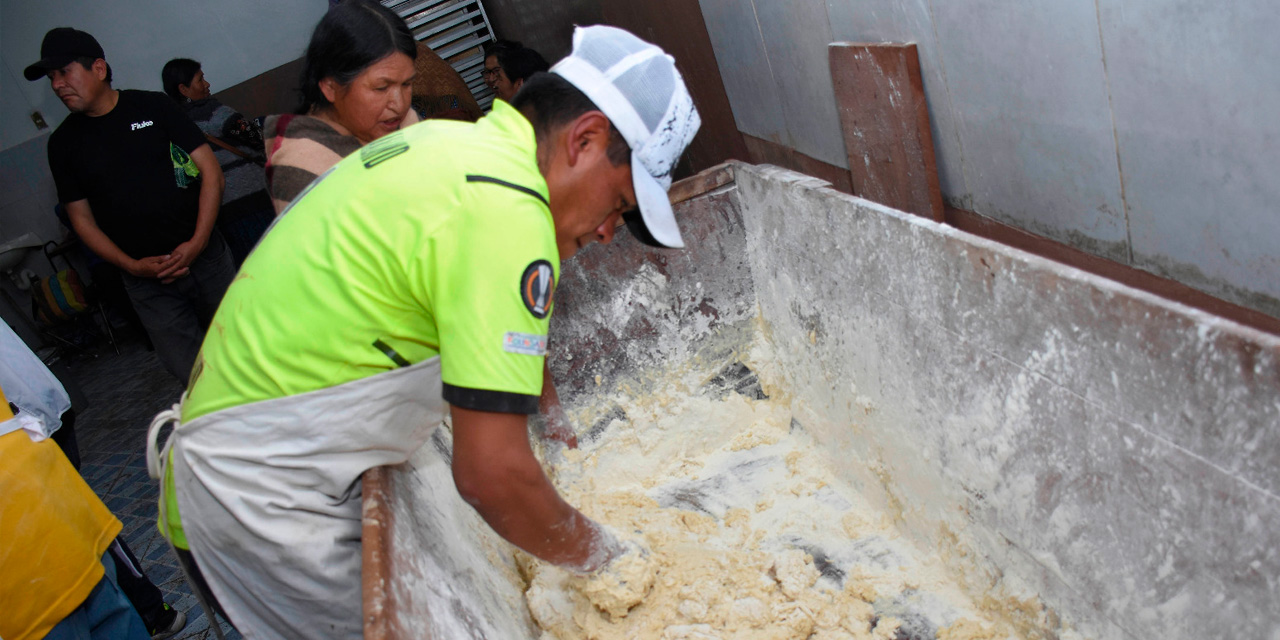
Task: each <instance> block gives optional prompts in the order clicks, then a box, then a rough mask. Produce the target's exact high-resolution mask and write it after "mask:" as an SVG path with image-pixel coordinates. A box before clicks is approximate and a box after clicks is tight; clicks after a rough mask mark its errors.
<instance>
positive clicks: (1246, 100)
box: [700, 0, 1280, 316]
mask: <svg viewBox="0 0 1280 640" xmlns="http://www.w3.org/2000/svg"><path fill="white" fill-rule="evenodd" d="M700 5H701V7H702V11H703V15H704V17H705V19H706V22H707V29H708V31H709V32H710V34H711V38H712V43H713V44H714V47H715V50H716V58H717V61H718V63H719V65H720V69H721V72H722V74H723V76H724V81H725V87H726V89H727V90H728V93H729V97H730V101H731V103H732V105H733V112H734V118H735V120H736V122H737V124H738V126H739V128H740V129H741V130H742V131H743V132H745V133H748V134H750V135H753V136H756V137H759V138H764V139H768V140H773V141H775V142H779V143H781V144H784V145H788V146H791V147H793V148H795V149H797V150H798V151H801V152H802V153H805V154H808V155H810V156H813V157H815V158H818V159H820V160H823V161H826V162H829V163H832V164H837V165H840V166H847V160H846V157H845V154H844V149H843V146H842V145H841V144H840V133H841V132H840V128H839V123H838V121H837V119H836V110H835V104H834V102H833V97H832V90H831V80H830V72H829V68H828V63H827V57H826V51H825V44H826V43H827V42H830V41H863V42H881V41H895V42H904V41H905V42H916V43H918V44H919V47H920V54H921V66H922V71H923V73H924V84H925V92H926V95H927V98H928V101H929V105H930V115H931V118H932V120H933V134H934V135H933V138H934V143H935V146H936V147H937V151H938V165H939V172H940V178H941V184H942V189H943V193H944V195H945V196H946V198H947V200H948V202H949V203H950V204H952V205H953V206H956V207H960V208H964V209H970V210H973V211H976V212H977V213H980V214H982V215H985V216H988V217H991V218H994V219H996V220H999V221H1001V222H1004V223H1007V224H1011V225H1014V226H1017V227H1020V228H1023V229H1026V230H1028V231H1031V232H1033V233H1037V234H1040V235H1043V236H1047V237H1049V238H1052V239H1055V240H1058V241H1061V242H1064V243H1067V244H1070V245H1072V246H1076V247H1079V248H1081V249H1084V250H1086V251H1089V252H1090V253H1094V254H1096V255H1100V256H1104V257H1107V258H1111V259H1113V260H1117V261H1119V262H1122V263H1126V264H1131V265H1133V266H1136V267H1139V268H1142V269H1145V270H1148V271H1151V272H1153V273H1156V274H1158V275H1162V276H1166V277H1170V278H1173V279H1175V280H1178V281H1181V282H1183V283H1185V284H1188V285H1190V286H1193V287H1196V288H1198V289H1201V290H1203V291H1205V292H1207V293H1210V294H1212V295H1215V296H1218V297H1221V298H1224V299H1226V300H1228V301H1231V302H1235V303H1237V304H1241V305H1244V306H1248V307H1251V308H1254V309H1258V310H1260V311H1263V312H1265V313H1269V314H1271V315H1276V316H1280V243H1277V242H1275V238H1277V237H1280V215H1277V212H1278V209H1280V205H1277V201H1280V182H1277V181H1275V180H1272V179H1269V177H1270V174H1271V173H1274V171H1273V169H1272V168H1273V167H1275V166H1277V163H1280V144H1277V140H1278V139H1280V123H1277V120H1276V119H1275V118H1274V117H1269V113H1268V107H1269V106H1270V105H1274V104H1277V100H1278V99H1280V70H1278V68H1277V67H1276V65H1274V64H1270V61H1274V60H1276V59H1277V57H1278V55H1280V44H1277V42H1278V41H1277V39H1276V38H1274V37H1271V34H1274V33H1275V32H1276V31H1277V30H1278V29H1280V13H1277V12H1275V11H1274V10H1273V8H1272V7H1271V6H1270V5H1269V4H1268V3H1266V2H1261V1H1257V0H1252V1H1249V2H1245V3H1243V4H1242V3H1233V4H1231V6H1224V5H1219V4H1209V3H1205V2H1181V3H1176V4H1174V5H1169V4H1168V3H1165V2H1157V1H1155V0H1142V1H1140V2H1137V3H1133V2H1124V3H1122V2H1119V1H1118V0H1098V1H1097V2H1086V1H1085V0H1072V1H1069V2H1060V3H1044V2H1040V3H1019V2H1012V1H1010V0H962V1H959V2H945V3H939V2H933V1H932V0H858V1H856V2H855V1H854V0H826V2H825V3H824V2H820V1H818V0H803V1H801V2H785V1H783V0H700Z"/></svg>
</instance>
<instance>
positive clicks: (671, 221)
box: [631, 152, 684, 249]
mask: <svg viewBox="0 0 1280 640" xmlns="http://www.w3.org/2000/svg"><path fill="white" fill-rule="evenodd" d="M631 184H632V185H633V186H635V189H636V205H637V206H638V207H639V208H640V217H641V219H643V220H644V226H645V229H646V230H648V232H649V235H650V236H652V238H653V239H654V240H655V241H657V243H658V245H660V246H663V247H667V248H670V249H682V248H684V240H683V239H682V238H681V237H680V227H679V226H678V225H676V216H675V214H674V213H672V211H671V200H670V199H669V198H668V196H667V190H666V189H664V188H663V187H662V185H661V184H659V183H658V180H657V179H656V178H654V177H653V176H651V175H649V172H648V171H645V170H644V165H642V164H640V161H639V160H638V159H637V158H636V157H635V154H634V152H633V153H632V155H631Z"/></svg>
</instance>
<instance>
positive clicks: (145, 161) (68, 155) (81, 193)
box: [49, 91, 205, 259]
mask: <svg viewBox="0 0 1280 640" xmlns="http://www.w3.org/2000/svg"><path fill="white" fill-rule="evenodd" d="M170 143H172V144H173V145H174V146H176V147H178V148H180V149H181V151H183V152H185V153H180V152H178V151H177V150H174V149H171V148H170ZM202 144H205V138H204V134H202V133H201V132H200V129H199V128H198V127H196V125H195V124H194V123H192V122H191V120H190V119H189V118H187V116H185V115H183V114H182V112H181V111H179V110H178V107H177V105H175V104H174V103H173V100H171V99H170V98H169V96H166V95H165V94H163V93H157V92H154V91H121V92H120V100H119V102H117V103H116V106H115V108H114V109H112V110H111V111H110V113H107V114H106V115H103V116H98V117H96V118H91V117H89V116H86V115H84V114H81V113H73V114H71V115H69V116H67V119H66V120H63V121H62V124H61V125H60V126H59V127H58V130H57V131H54V132H53V135H52V136H49V168H50V170H51V171H52V172H53V181H54V183H55V184H56V185H57V187H58V200H60V201H62V202H64V203H66V202H75V201H76V200H84V199H88V200H89V207H90V209H91V210H92V211H93V217H94V220H95V221H96V222H97V223H98V228H100V229H102V232H103V233H105V234H107V237H108V238H111V241H112V242H114V243H116V246H118V247H120V249H121V250H122V251H124V252H125V253H127V254H129V256H130V257H132V258H134V259H141V258H145V257H148V256H158V255H164V254H167V253H169V252H170V251H173V249H174V247H177V246H178V245H180V244H182V243H183V242H186V241H187V240H190V239H191V236H192V235H194V234H195V229H196V217H197V215H198V214H199V208H200V182H199V181H198V180H191V179H190V178H189V177H188V176H186V175H185V174H184V172H183V171H182V170H181V169H175V167H174V162H175V159H174V158H175V155H176V156H177V157H178V158H179V159H187V158H185V157H184V156H185V155H186V154H190V153H191V152H192V151H194V150H195V149H196V147H199V146H200V145H202ZM179 174H183V175H179ZM180 182H181V183H185V186H181V185H180Z"/></svg>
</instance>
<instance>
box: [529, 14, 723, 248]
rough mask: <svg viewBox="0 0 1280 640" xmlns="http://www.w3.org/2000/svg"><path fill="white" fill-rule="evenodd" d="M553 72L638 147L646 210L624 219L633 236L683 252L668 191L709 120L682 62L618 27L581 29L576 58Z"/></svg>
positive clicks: (639, 196) (635, 169) (635, 173)
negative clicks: (682, 74) (678, 64)
mask: <svg viewBox="0 0 1280 640" xmlns="http://www.w3.org/2000/svg"><path fill="white" fill-rule="evenodd" d="M551 73H555V74H558V75H559V76H560V77H562V78H564V79H565V80H568V81H569V82H570V83H571V84H573V86H575V87H577V88H578V90H579V91H581V92H582V93H584V94H586V96H587V97H588V98H590V99H591V101H592V102H594V103H595V105H596V107H597V108H599V109H600V111H601V112H602V113H604V115H605V116H607V117H608V118H609V121H610V122H612V123H613V126H614V127H617V129H618V131H619V132H621V133H622V137H623V138H624V139H625V140H626V141H627V144H628V145H630V146H631V182H632V184H634V185H635V189H636V205H638V206H639V208H640V215H639V216H634V215H631V216H624V218H625V219H626V221H627V225H628V226H629V227H630V228H631V230H632V233H634V234H635V235H636V237H637V238H638V239H639V240H641V241H642V242H645V243H646V244H651V245H654V246H661V247H671V248H680V247H683V246H684V241H683V240H682V239H681V238H680V227H679V226H677V225H676V218H675V215H674V214H672V213H671V201H670V200H668V199H667V190H668V189H670V188H671V172H672V171H674V170H675V167H676V163H677V162H679V161H680V154H682V153H684V149H685V147H687V146H689V142H690V141H691V140H693V135H694V134H695V133H697V132H698V126H699V125H701V124H702V119H701V118H699V117H698V110H697V109H695V108H694V107H693V99H692V98H690V97H689V91H688V89H686V88H685V86H684V80H683V79H682V78H681V77H680V72H679V71H676V61H675V59H673V58H672V57H671V56H669V55H667V54H666V53H664V52H663V51H662V49H660V48H658V47H656V46H654V45H652V44H649V43H648V42H645V41H644V40H641V39H640V38H637V37H635V36H634V35H632V34H631V33H629V32H627V31H624V30H622V29H618V28H616V27H606V26H594V27H578V28H577V29H575V30H574V32H573V52H572V53H570V54H569V56H568V57H567V58H565V59H563V60H561V61H560V62H557V63H556V65H555V66H554V67H551ZM637 227H639V228H637Z"/></svg>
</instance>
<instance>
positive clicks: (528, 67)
mask: <svg viewBox="0 0 1280 640" xmlns="http://www.w3.org/2000/svg"><path fill="white" fill-rule="evenodd" d="M489 55H491V56H494V57H496V58H497V59H498V65H499V66H501V67H502V72H503V73H505V74H507V79H508V80H510V81H512V82H516V81H517V80H528V79H529V77H530V76H532V75H533V74H535V73H538V72H539V71H546V70H547V69H550V68H551V65H549V64H547V60H546V58H543V57H542V54H540V53H538V52H537V51H534V50H533V49H530V48H529V47H519V48H516V49H507V48H499V49H495V50H494V52H493V53H491V54H489ZM486 57H487V56H486Z"/></svg>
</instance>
